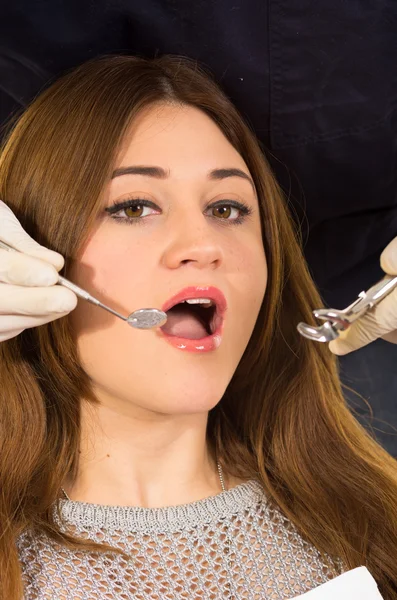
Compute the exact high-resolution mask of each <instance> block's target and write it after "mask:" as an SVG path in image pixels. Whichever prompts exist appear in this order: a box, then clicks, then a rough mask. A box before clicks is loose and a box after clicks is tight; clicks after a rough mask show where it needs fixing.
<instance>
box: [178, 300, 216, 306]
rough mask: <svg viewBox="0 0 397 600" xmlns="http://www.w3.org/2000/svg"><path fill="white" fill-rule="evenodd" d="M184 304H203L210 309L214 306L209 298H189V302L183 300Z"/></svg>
mask: <svg viewBox="0 0 397 600" xmlns="http://www.w3.org/2000/svg"><path fill="white" fill-rule="evenodd" d="M183 302H187V303H188V304H203V306H204V307H205V308H209V307H210V306H213V304H214V302H213V301H212V300H210V299H209V298H189V300H183Z"/></svg>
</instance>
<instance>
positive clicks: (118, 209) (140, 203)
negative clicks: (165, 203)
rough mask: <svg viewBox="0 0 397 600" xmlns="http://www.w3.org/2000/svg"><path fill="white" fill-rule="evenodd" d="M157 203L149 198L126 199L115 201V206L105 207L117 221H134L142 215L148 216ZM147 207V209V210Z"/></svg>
mask: <svg viewBox="0 0 397 600" xmlns="http://www.w3.org/2000/svg"><path fill="white" fill-rule="evenodd" d="M156 208H157V207H156V205H155V204H154V203H153V202H150V201H149V200H144V199H137V200H125V201H124V202H115V203H114V204H113V206H109V207H108V208H105V210H106V212H107V213H109V214H110V216H111V217H112V219H114V220H115V221H126V222H127V223H132V222H134V221H138V220H140V219H141V218H142V217H147V216H148V215H149V214H151V213H150V209H152V210H153V209H156ZM145 209H146V211H145Z"/></svg>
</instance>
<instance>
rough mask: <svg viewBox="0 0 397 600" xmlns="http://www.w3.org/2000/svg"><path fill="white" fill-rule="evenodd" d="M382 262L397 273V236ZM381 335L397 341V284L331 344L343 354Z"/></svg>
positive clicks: (330, 344)
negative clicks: (396, 286)
mask: <svg viewBox="0 0 397 600" xmlns="http://www.w3.org/2000/svg"><path fill="white" fill-rule="evenodd" d="M380 265H381V267H382V269H383V270H384V271H385V273H386V274H388V275H397V237H396V238H394V240H392V241H391V242H390V244H389V245H388V246H386V248H385V249H384V251H383V252H382V254H381V257H380ZM378 338H382V339H384V340H386V341H388V342H391V343H392V344H397V288H395V289H394V290H393V291H392V292H390V294H389V295H388V296H386V298H384V299H383V300H382V301H381V302H380V303H379V304H378V305H377V306H375V308H374V309H372V310H371V311H370V312H368V313H367V314H366V315H365V316H364V317H362V318H360V319H358V320H357V321H356V322H355V323H353V325H351V326H350V327H349V328H348V329H347V330H346V331H343V332H341V335H340V337H339V338H338V339H336V340H334V341H332V342H330V343H329V348H330V350H331V351H332V352H333V353H334V354H338V355H339V356H341V355H343V354H348V353H349V352H352V351H353V350H357V349H358V348H362V347H363V346H366V345H367V344H369V343H371V342H373V341H374V340H376V339H378Z"/></svg>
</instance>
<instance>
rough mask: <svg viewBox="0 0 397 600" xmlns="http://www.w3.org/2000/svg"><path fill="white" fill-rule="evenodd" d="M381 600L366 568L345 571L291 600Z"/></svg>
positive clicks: (381, 597)
mask: <svg viewBox="0 0 397 600" xmlns="http://www.w3.org/2000/svg"><path fill="white" fill-rule="evenodd" d="M357 598H359V599H360V600H383V596H381V594H380V592H379V589H378V585H377V583H376V581H375V579H374V578H373V577H372V575H371V573H370V572H369V571H368V569H367V567H357V568H356V569H351V570H350V571H346V572H345V573H342V575H339V576H338V577H335V578H334V579H331V580H330V581H327V582H326V583H323V584H322V585H319V586H318V587H316V588H314V590H310V591H309V592H306V593H305V594H301V595H300V596H295V597H294V598H292V600H357Z"/></svg>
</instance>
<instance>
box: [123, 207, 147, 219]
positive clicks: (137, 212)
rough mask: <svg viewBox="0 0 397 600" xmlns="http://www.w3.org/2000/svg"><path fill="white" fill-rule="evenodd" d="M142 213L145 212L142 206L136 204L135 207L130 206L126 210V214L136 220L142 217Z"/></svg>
mask: <svg viewBox="0 0 397 600" xmlns="http://www.w3.org/2000/svg"><path fill="white" fill-rule="evenodd" d="M142 211H143V206H142V204H136V205H135V206H128V207H127V208H125V209H124V212H125V214H126V215H127V217H135V218H136V217H141V216H142Z"/></svg>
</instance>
